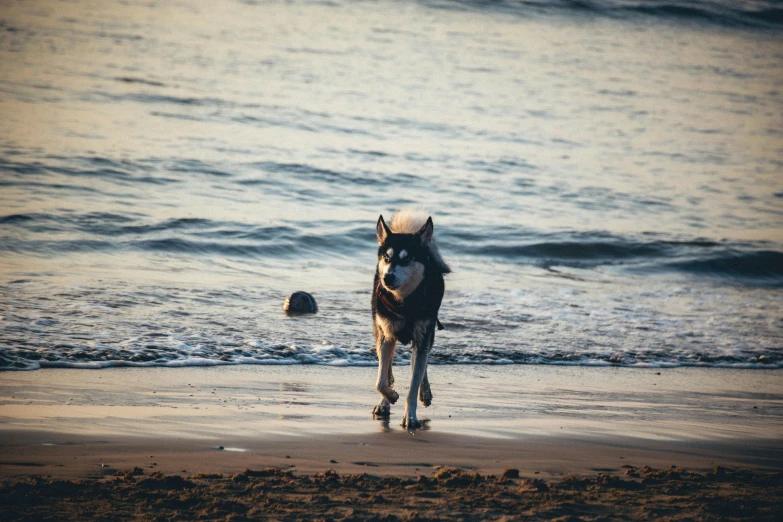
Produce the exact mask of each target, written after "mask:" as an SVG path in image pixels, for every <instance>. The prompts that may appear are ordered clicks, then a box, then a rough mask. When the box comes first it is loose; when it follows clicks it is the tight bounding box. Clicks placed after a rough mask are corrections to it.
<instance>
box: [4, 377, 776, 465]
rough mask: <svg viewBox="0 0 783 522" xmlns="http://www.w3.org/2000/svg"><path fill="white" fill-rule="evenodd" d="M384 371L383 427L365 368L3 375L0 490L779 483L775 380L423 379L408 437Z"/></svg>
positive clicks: (402, 384) (402, 386)
mask: <svg viewBox="0 0 783 522" xmlns="http://www.w3.org/2000/svg"><path fill="white" fill-rule="evenodd" d="M395 373H396V377H397V389H398V391H399V392H400V395H401V399H400V402H398V403H397V404H396V405H394V406H393V408H392V416H391V417H390V418H389V419H373V416H372V414H371V413H370V411H371V408H372V406H373V405H374V404H375V402H376V401H377V400H378V396H377V392H376V391H375V390H374V379H375V369H373V368H363V367H349V368H330V367H319V366H299V367H291V366H286V367H284V368H281V367H274V366H269V367H259V366H244V367H243V366H221V367H206V368H204V367H200V368H199V367H196V368H192V367H191V368H181V369H168V368H120V369H111V370H99V371H95V370H73V369H67V370H41V371H38V372H24V373H21V372H15V373H10V374H9V373H5V374H3V379H2V381H0V421H2V422H0V447H1V448H2V457H1V458H0V461H1V462H0V476H4V477H9V476H24V475H26V474H31V473H38V474H42V473H43V472H45V474H47V475H48V474H51V475H52V476H59V477H71V478H74V477H86V476H102V475H103V474H104V473H103V472H104V471H105V469H106V467H105V466H104V467H103V468H101V467H100V466H101V465H102V464H107V463H108V464H109V465H110V466H111V469H113V470H115V471H116V470H119V469H123V467H130V468H133V467H134V466H139V465H141V464H142V463H146V462H147V460H149V458H148V455H150V454H153V455H160V457H159V458H158V459H157V461H159V462H157V466H158V468H159V470H161V471H164V472H166V473H181V470H182V469H186V470H188V472H190V471H192V468H193V465H183V464H182V462H183V461H187V460H188V458H189V457H188V455H190V456H191V457H197V459H198V461H199V462H200V463H202V464H199V465H200V466H202V467H203V469H202V468H200V469H199V471H207V470H208V471H210V472H217V471H219V472H222V473H237V472H240V471H242V469H244V468H243V467H242V466H245V465H247V463H248V462H250V461H252V462H253V465H254V466H260V467H269V466H274V467H281V468H286V469H287V467H290V466H291V465H293V466H294V467H296V469H297V471H302V472H306V473H315V472H319V471H323V470H324V469H326V467H330V464H331V465H332V466H331V467H335V469H337V471H338V472H341V473H360V472H362V471H367V469H365V468H372V469H371V470H372V472H373V473H376V474H389V475H415V474H416V473H421V472H424V470H423V469H422V466H414V465H412V464H415V463H426V464H428V466H424V468H427V467H431V466H436V465H441V466H456V467H461V468H464V469H470V470H475V471H480V472H482V473H498V472H502V469H503V468H504V467H515V468H518V469H520V470H528V471H530V472H531V473H533V472H534V471H538V472H539V473H540V474H543V475H546V476H548V477H551V478H556V477H558V476H562V475H566V474H569V473H575V472H579V473H587V472H590V471H595V469H606V470H607V471H608V470H610V469H616V468H617V467H618V466H620V465H622V464H632V465H636V466H639V467H641V466H653V467H661V466H666V467H668V466H671V465H678V466H687V467H689V468H693V469H700V470H707V469H710V468H712V467H714V466H715V465H722V466H740V467H750V468H758V469H762V468H765V469H783V387H782V386H781V385H780V384H779V383H780V382H783V371H771V372H770V371H765V372H755V371H753V370H724V369H691V368H688V369H683V368H679V369H671V370H656V369H650V370H645V369H626V368H595V367H533V366H501V367H482V366H448V367H446V366H436V367H432V368H431V370H430V373H431V375H430V381H431V383H432V388H433V393H434V396H435V398H434V401H433V406H432V407H430V408H423V407H420V408H419V410H420V412H419V413H420V418H421V419H423V420H425V421H426V422H425V426H424V428H422V429H420V430H417V431H415V432H413V433H409V432H408V431H407V430H405V429H403V428H402V427H400V426H399V420H400V419H399V417H400V416H401V413H402V404H401V402H402V401H403V400H404V395H405V392H406V381H407V378H408V368H407V367H396V368H395ZM704 390H709V392H706V391H704ZM220 446H223V448H224V450H219V449H218V448H219V447H220ZM134 448H137V449H134ZM138 448H144V449H143V450H141V449H138ZM155 448H160V449H158V450H156V449H155ZM225 448H229V449H228V450H225ZM286 455H288V456H289V457H290V458H289V459H286V458H285V456H286ZM22 456H23V457H24V459H23V460H19V459H20V458H22ZM178 456H179V457H178ZM11 457H13V458H11ZM621 457H622V458H621ZM140 459H141V460H140ZM74 460H76V461H78V462H73V461H74ZM331 460H336V461H338V464H339V465H337V466H334V463H331V462H330V461H331ZM11 462H19V463H22V462H27V463H29V464H30V465H27V464H20V465H11V464H10V463H11ZM355 462H365V463H369V464H368V465H366V466H362V465H357V464H354V463H355ZM34 464H35V465H34ZM37 464H43V466H38V465H37ZM147 465H149V464H147ZM417 467H418V468H420V469H416V468H417ZM36 468H38V469H36ZM532 468H536V469H532ZM543 475H542V476H543Z"/></svg>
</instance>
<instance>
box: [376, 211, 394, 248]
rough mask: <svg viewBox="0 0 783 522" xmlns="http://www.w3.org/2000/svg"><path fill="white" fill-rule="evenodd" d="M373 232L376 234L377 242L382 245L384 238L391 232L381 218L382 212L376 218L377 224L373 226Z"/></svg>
mask: <svg viewBox="0 0 783 522" xmlns="http://www.w3.org/2000/svg"><path fill="white" fill-rule="evenodd" d="M375 233H376V234H377V235H378V244H379V245H382V244H383V243H384V241H386V238H387V237H389V234H391V230H389V227H388V226H386V222H385V221H384V220H383V214H381V216H380V217H379V218H378V224H377V225H376V226H375Z"/></svg>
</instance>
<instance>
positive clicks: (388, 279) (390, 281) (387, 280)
mask: <svg viewBox="0 0 783 522" xmlns="http://www.w3.org/2000/svg"><path fill="white" fill-rule="evenodd" d="M383 282H384V284H385V285H386V286H394V274H386V275H385V276H383Z"/></svg>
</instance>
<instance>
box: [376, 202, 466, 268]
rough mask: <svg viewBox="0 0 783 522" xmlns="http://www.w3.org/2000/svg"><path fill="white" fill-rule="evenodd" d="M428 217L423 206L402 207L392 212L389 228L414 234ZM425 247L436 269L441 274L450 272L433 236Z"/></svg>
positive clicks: (402, 232)
mask: <svg viewBox="0 0 783 522" xmlns="http://www.w3.org/2000/svg"><path fill="white" fill-rule="evenodd" d="M429 217H430V213H429V212H427V211H426V210H424V209H423V208H419V207H403V208H401V209H400V210H398V211H397V212H395V213H394V215H393V216H392V218H391V221H390V222H389V228H390V229H391V231H392V232H393V233H395V234H415V233H417V232H418V231H419V230H421V228H422V227H423V226H424V225H425V224H426V223H427V219H428V218H429ZM427 247H428V249H429V251H430V256H431V257H432V260H433V261H434V262H435V265H436V266H437V267H438V270H440V272H441V273H442V274H448V273H450V272H451V268H449V265H447V264H446V262H445V261H443V258H442V257H441V255H440V252H439V251H438V245H437V244H436V243H435V237H434V236H433V238H432V241H430V243H429V244H428V245H427Z"/></svg>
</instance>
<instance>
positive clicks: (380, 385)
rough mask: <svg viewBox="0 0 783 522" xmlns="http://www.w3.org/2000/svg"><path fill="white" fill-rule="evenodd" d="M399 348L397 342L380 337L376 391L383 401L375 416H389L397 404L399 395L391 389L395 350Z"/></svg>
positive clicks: (378, 406) (376, 408) (374, 410)
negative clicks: (391, 406)
mask: <svg viewBox="0 0 783 522" xmlns="http://www.w3.org/2000/svg"><path fill="white" fill-rule="evenodd" d="M396 348H397V340H396V339H394V340H391V339H387V338H386V337H384V336H383V335H379V336H378V346H377V347H376V350H377V352H378V381H377V383H376V384H375V389H377V390H378V392H379V393H380V394H381V396H382V398H381V401H380V402H379V403H378V404H377V405H376V406H375V408H374V409H373V411H372V412H373V414H374V415H378V416H388V415H389V413H390V411H391V408H390V405H391V404H394V403H395V402H397V399H398V398H399V395H398V394H397V392H396V391H394V390H393V389H392V387H391V385H392V382H393V381H392V378H393V377H392V373H391V365H392V360H393V359H394V350H395V349H396Z"/></svg>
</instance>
